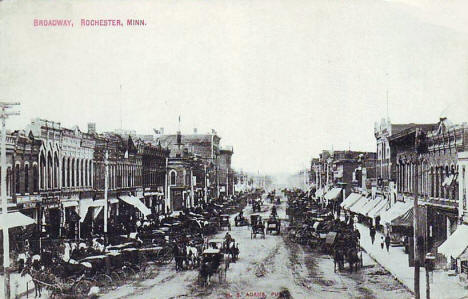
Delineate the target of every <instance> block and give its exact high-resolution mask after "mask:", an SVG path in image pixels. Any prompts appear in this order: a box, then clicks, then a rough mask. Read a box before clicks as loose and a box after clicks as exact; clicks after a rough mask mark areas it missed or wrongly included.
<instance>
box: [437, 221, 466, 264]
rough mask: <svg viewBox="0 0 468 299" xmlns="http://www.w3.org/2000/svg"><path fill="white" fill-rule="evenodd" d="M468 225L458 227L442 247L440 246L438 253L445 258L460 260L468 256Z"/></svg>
mask: <svg viewBox="0 0 468 299" xmlns="http://www.w3.org/2000/svg"><path fill="white" fill-rule="evenodd" d="M467 248H468V225H466V224H461V225H459V226H458V227H457V229H456V230H455V232H453V234H451V235H450V236H449V237H448V238H447V240H445V242H444V243H442V245H440V246H439V248H438V249H437V251H438V252H439V253H441V254H443V255H445V257H447V258H449V257H453V258H455V259H458V258H460V257H462V255H463V256H466V255H467V253H468V250H467Z"/></svg>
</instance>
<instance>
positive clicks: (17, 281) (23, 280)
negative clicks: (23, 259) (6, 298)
mask: <svg viewBox="0 0 468 299" xmlns="http://www.w3.org/2000/svg"><path fill="white" fill-rule="evenodd" d="M27 287H28V288H29V292H31V291H33V292H34V284H33V282H32V278H31V276H29V275H25V276H23V277H21V275H20V274H19V273H18V272H14V273H11V274H10V292H11V293H10V295H11V298H20V297H23V296H24V297H26V290H27ZM3 288H4V285H3V275H0V298H2V297H3V294H4V291H3ZM33 296H34V293H33Z"/></svg>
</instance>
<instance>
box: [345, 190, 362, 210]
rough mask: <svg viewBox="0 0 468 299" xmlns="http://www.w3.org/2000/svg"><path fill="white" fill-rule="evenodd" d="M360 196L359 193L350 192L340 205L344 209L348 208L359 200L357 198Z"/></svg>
mask: <svg viewBox="0 0 468 299" xmlns="http://www.w3.org/2000/svg"><path fill="white" fill-rule="evenodd" d="M361 197H362V195H361V194H359V193H351V194H350V195H348V197H346V199H345V200H344V201H343V202H342V203H341V204H340V206H341V207H342V208H343V209H345V210H349V208H350V207H351V206H353V205H354V204H355V203H357V202H358V201H359V199H360V198H361Z"/></svg>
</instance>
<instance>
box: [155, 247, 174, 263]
mask: <svg viewBox="0 0 468 299" xmlns="http://www.w3.org/2000/svg"><path fill="white" fill-rule="evenodd" d="M173 259H174V256H173V255H172V252H171V251H170V250H169V249H168V248H164V249H162V250H161V251H160V252H159V254H158V261H159V263H161V264H164V265H167V264H170V263H171V262H172V260H173Z"/></svg>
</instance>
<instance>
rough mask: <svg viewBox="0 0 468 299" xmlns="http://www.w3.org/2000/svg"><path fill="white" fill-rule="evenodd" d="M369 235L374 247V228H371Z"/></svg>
mask: <svg viewBox="0 0 468 299" xmlns="http://www.w3.org/2000/svg"><path fill="white" fill-rule="evenodd" d="M369 234H370V237H371V240H372V245H374V241H375V227H374V226H371V228H370V230H369Z"/></svg>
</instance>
